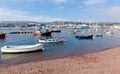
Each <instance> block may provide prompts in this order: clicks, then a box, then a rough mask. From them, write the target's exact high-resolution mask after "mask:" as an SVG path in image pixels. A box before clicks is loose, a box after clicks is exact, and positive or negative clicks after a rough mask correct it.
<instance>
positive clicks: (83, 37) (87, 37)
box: [75, 35, 93, 39]
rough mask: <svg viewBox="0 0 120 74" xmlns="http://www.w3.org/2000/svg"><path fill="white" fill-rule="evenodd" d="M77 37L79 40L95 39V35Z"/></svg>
mask: <svg viewBox="0 0 120 74" xmlns="http://www.w3.org/2000/svg"><path fill="white" fill-rule="evenodd" d="M75 37H76V38H78V39H93V35H77V36H75Z"/></svg>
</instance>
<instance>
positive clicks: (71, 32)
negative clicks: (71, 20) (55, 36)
mask: <svg viewBox="0 0 120 74" xmlns="http://www.w3.org/2000/svg"><path fill="white" fill-rule="evenodd" d="M68 34H76V32H74V31H70V32H68Z"/></svg>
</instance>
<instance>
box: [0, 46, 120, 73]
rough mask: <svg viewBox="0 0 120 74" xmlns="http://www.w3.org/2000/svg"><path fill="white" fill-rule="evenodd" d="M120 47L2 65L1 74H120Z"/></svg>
mask: <svg viewBox="0 0 120 74" xmlns="http://www.w3.org/2000/svg"><path fill="white" fill-rule="evenodd" d="M119 56H120V47H117V48H113V49H110V50H105V51H101V52H97V53H92V54H86V55H82V56H74V57H68V58H61V59H55V60H47V61H36V62H28V63H21V64H14V65H11V66H2V67H0V74H120V70H119V69H120V57H119Z"/></svg>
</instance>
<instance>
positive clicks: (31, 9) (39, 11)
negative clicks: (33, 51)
mask: <svg viewBox="0 0 120 74" xmlns="http://www.w3.org/2000/svg"><path fill="white" fill-rule="evenodd" d="M0 21H35V22H52V21H76V22H120V0H0Z"/></svg>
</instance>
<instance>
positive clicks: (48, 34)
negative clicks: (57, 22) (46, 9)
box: [41, 31, 52, 36]
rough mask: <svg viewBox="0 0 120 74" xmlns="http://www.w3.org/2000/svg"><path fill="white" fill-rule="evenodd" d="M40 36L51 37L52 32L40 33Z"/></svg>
mask: <svg viewBox="0 0 120 74" xmlns="http://www.w3.org/2000/svg"><path fill="white" fill-rule="evenodd" d="M41 35H43V36H51V35H52V31H50V32H45V33H41Z"/></svg>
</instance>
